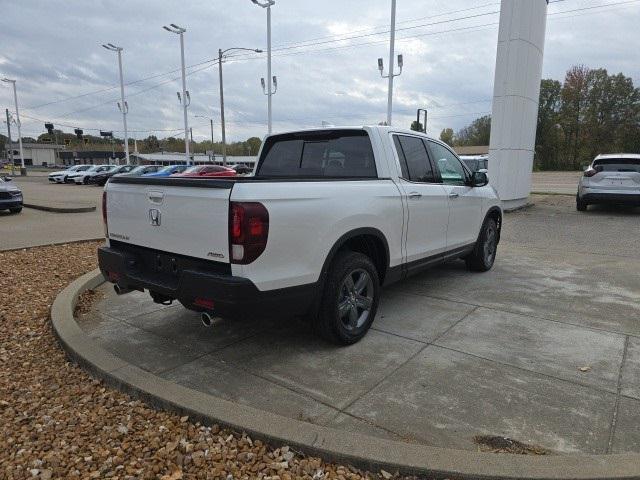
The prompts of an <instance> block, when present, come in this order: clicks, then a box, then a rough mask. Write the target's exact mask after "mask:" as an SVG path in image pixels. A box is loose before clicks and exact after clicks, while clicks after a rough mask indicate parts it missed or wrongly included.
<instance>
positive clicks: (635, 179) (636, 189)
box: [576, 153, 640, 212]
mask: <svg viewBox="0 0 640 480" xmlns="http://www.w3.org/2000/svg"><path fill="white" fill-rule="evenodd" d="M603 203H609V204H621V205H636V206H640V154H637V153H618V154H605V155H598V156H597V157H596V158H595V159H594V160H593V162H592V163H591V165H589V166H588V167H587V168H586V169H585V171H584V175H583V176H582V178H581V179H580V181H579V183H578V193H577V195H576V208H577V210H578V211H580V212H584V211H585V210H587V207H588V206H589V205H593V204H603Z"/></svg>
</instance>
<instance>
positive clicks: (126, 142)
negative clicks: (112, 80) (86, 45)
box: [102, 43, 131, 165]
mask: <svg viewBox="0 0 640 480" xmlns="http://www.w3.org/2000/svg"><path fill="white" fill-rule="evenodd" d="M102 46H103V47H104V48H106V49H107V50H111V51H112V52H117V53H118V69H119V70H120V103H118V109H120V112H122V123H123V125H124V156H125V158H126V159H127V165H129V164H131V161H130V160H129V134H128V132H127V113H129V104H128V103H127V101H126V100H125V99H124V79H123V75H122V47H116V46H115V45H114V44H113V43H107V44H106V45H102Z"/></svg>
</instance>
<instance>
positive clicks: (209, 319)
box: [200, 312, 222, 327]
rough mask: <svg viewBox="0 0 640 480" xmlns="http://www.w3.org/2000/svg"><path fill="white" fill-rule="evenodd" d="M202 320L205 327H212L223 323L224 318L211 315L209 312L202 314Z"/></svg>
mask: <svg viewBox="0 0 640 480" xmlns="http://www.w3.org/2000/svg"><path fill="white" fill-rule="evenodd" d="M200 320H201V321H202V325H204V326H205V327H212V326H214V325H215V324H217V323H220V322H221V321H222V318H220V317H216V316H213V315H211V314H210V313H209V312H202V313H201V314H200Z"/></svg>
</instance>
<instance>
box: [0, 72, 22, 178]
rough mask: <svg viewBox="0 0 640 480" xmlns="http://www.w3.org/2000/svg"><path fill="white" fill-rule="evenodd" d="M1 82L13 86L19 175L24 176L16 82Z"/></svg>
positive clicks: (5, 80) (4, 79)
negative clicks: (18, 147)
mask: <svg viewBox="0 0 640 480" xmlns="http://www.w3.org/2000/svg"><path fill="white" fill-rule="evenodd" d="M2 81H3V82H6V83H11V84H13V102H14V104H15V106H16V118H15V120H14V123H15V124H16V126H17V127H18V144H19V145H20V175H26V174H27V169H26V168H25V167H24V155H23V153H22V134H21V133H20V111H19V110H18V92H17V90H16V81H15V80H11V79H9V78H6V77H5V78H2Z"/></svg>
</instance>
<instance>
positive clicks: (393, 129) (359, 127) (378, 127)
mask: <svg viewBox="0 0 640 480" xmlns="http://www.w3.org/2000/svg"><path fill="white" fill-rule="evenodd" d="M319 130H372V131H373V130H378V131H380V132H397V133H408V134H412V135H421V136H423V137H426V138H429V139H430V140H435V141H437V142H440V140H439V139H437V138H433V137H431V136H429V135H427V134H426V133H423V132H416V131H415V130H410V129H408V128H400V127H394V126H387V125H331V126H329V125H327V126H318V127H311V128H299V129H295V130H284V131H282V132H274V133H272V134H271V135H267V136H273V135H286V134H290V133H299V132H317V131H319Z"/></svg>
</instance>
